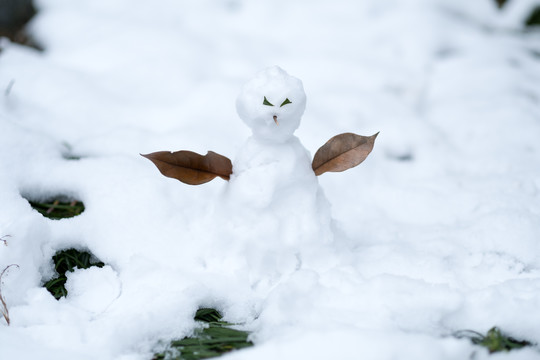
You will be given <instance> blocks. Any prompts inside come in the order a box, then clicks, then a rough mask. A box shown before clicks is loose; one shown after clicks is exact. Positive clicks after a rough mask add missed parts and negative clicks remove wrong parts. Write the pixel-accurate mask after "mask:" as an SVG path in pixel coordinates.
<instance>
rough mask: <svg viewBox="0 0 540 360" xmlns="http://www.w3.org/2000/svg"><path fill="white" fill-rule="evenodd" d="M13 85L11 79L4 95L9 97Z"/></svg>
mask: <svg viewBox="0 0 540 360" xmlns="http://www.w3.org/2000/svg"><path fill="white" fill-rule="evenodd" d="M14 84H15V80H14V79H11V81H10V82H9V84H8V86H7V87H6V90H5V91H4V95H6V96H9V93H11V89H12V88H13V85H14Z"/></svg>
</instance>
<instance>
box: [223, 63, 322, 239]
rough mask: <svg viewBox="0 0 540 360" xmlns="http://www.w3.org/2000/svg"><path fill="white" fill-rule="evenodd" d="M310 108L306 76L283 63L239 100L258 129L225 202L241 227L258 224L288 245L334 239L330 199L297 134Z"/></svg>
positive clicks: (247, 119)
mask: <svg viewBox="0 0 540 360" xmlns="http://www.w3.org/2000/svg"><path fill="white" fill-rule="evenodd" d="M305 108H306V94H305V93H304V89H303V86H302V82H301V81H300V80H299V79H297V78H295V77H293V76H290V75H289V74H287V73H286V72H285V71H284V70H282V69H281V68H279V67H277V66H274V67H270V68H268V69H266V70H264V71H262V72H260V73H259V74H257V76H255V78H253V79H252V80H251V81H249V82H248V83H246V84H245V85H244V87H243V89H242V91H241V93H240V95H239V96H238V99H237V101H236V109H237V112H238V115H239V116H240V118H241V119H242V120H243V121H244V122H245V123H246V125H247V126H248V127H250V128H251V130H252V135H251V136H250V137H249V138H248V139H247V141H246V142H245V144H244V145H243V146H242V148H241V149H240V150H239V152H238V155H237V157H236V159H235V161H234V163H233V171H232V175H231V178H230V181H229V186H228V187H227V188H226V201H225V203H226V204H228V206H229V207H230V208H231V211H230V212H229V213H231V214H235V216H234V220H233V221H234V222H235V223H236V224H237V226H238V227H240V226H241V224H242V223H244V224H251V226H253V224H258V227H259V229H258V231H257V232H258V233H259V234H263V235H264V236H265V237H268V238H271V239H272V240H271V241H273V242H274V243H280V244H282V245H284V246H294V245H301V244H304V243H314V242H330V241H331V240H332V231H331V228H330V225H331V218H330V205H329V203H328V201H327V200H326V198H325V196H324V194H323V191H322V189H321V188H320V186H319V184H318V181H317V177H316V175H315V173H314V172H313V169H312V166H311V156H310V154H309V152H308V151H307V150H306V148H305V147H304V146H303V145H302V143H301V142H300V140H299V139H298V138H297V137H296V136H294V132H295V130H296V129H297V128H298V126H299V125H300V120H301V118H302V114H303V113H304V110H305Z"/></svg>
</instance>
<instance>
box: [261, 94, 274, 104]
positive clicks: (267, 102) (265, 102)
mask: <svg viewBox="0 0 540 360" xmlns="http://www.w3.org/2000/svg"><path fill="white" fill-rule="evenodd" d="M263 105H266V106H274V104H272V103H271V102H270V101H268V99H267V98H266V96H265V97H264V100H263Z"/></svg>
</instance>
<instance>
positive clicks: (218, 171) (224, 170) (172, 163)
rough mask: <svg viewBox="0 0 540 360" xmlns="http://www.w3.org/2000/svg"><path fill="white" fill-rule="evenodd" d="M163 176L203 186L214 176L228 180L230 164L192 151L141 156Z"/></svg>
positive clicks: (209, 154)
mask: <svg viewBox="0 0 540 360" xmlns="http://www.w3.org/2000/svg"><path fill="white" fill-rule="evenodd" d="M141 156H144V157H145V158H147V159H148V160H150V161H152V162H153V163H154V165H156V166H157V168H158V170H159V171H160V172H161V173H162V174H163V175H165V176H167V177H170V178H173V179H177V180H180V181H181V182H183V183H185V184H189V185H200V184H204V183H206V182H208V181H210V180H212V179H213V178H215V177H216V176H219V177H220V178H222V179H224V180H229V178H230V175H231V174H232V163H231V160H229V159H228V158H227V157H225V156H223V155H219V154H216V153H215V152H213V151H209V152H208V153H207V154H206V155H205V156H202V155H200V154H197V153H194V152H192V151H186V150H182V151H176V152H169V151H159V152H154V153H151V154H147V155H143V154H141Z"/></svg>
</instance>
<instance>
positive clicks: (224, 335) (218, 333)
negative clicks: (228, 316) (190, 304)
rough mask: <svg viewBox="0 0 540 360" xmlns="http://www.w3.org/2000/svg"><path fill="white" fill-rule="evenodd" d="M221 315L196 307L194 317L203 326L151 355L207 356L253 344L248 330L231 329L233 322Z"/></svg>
mask: <svg viewBox="0 0 540 360" xmlns="http://www.w3.org/2000/svg"><path fill="white" fill-rule="evenodd" d="M221 319H222V316H221V314H220V313H219V312H218V311H217V310H215V309H210V308H202V309H199V310H197V313H196V314H195V320H197V321H198V322H200V323H201V324H203V327H201V328H199V329H197V330H196V331H195V334H194V335H193V336H190V337H186V338H183V339H181V340H175V341H172V342H171V344H170V345H169V348H168V349H167V350H165V351H164V352H162V353H159V354H156V355H154V358H153V359H154V360H165V359H168V360H199V359H208V358H213V357H217V356H220V355H223V354H225V353H228V352H230V351H233V350H240V349H244V348H246V347H250V346H253V343H252V342H251V341H249V340H248V336H249V333H248V332H246V331H241V330H236V329H232V328H231V326H233V324H230V323H228V322H226V321H222V320H221Z"/></svg>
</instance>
